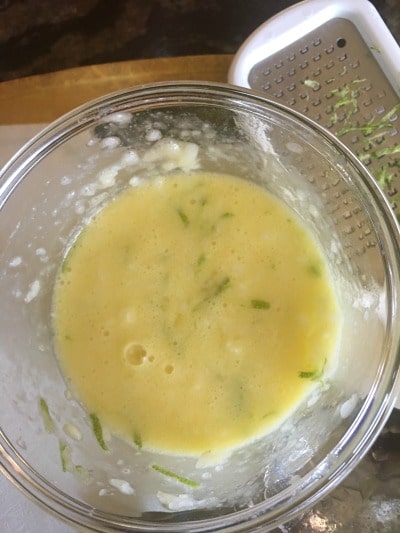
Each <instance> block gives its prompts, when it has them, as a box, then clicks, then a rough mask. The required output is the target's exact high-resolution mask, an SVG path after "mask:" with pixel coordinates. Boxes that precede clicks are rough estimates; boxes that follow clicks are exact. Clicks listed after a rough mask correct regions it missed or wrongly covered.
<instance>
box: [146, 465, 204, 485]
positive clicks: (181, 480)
mask: <svg viewBox="0 0 400 533" xmlns="http://www.w3.org/2000/svg"><path fill="white" fill-rule="evenodd" d="M151 468H152V469H153V470H155V471H156V472H158V473H159V474H162V475H163V476H166V477H169V478H172V479H176V480H177V481H179V483H183V484H184V485H187V486H188V487H193V488H197V487H200V483H198V482H197V481H194V480H193V479H189V478H187V477H184V476H181V475H180V474H177V473H176V472H172V471H171V470H168V469H167V468H164V467H162V466H159V465H156V464H153V465H151Z"/></svg>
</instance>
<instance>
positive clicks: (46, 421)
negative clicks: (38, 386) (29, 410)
mask: <svg viewBox="0 0 400 533" xmlns="http://www.w3.org/2000/svg"><path fill="white" fill-rule="evenodd" d="M39 411H40V414H41V415H42V419H43V425H44V428H45V430H46V431H47V432H48V433H54V431H55V425H54V421H53V419H52V417H51V415H50V410H49V406H48V405H47V402H46V400H45V399H44V398H42V397H40V398H39Z"/></svg>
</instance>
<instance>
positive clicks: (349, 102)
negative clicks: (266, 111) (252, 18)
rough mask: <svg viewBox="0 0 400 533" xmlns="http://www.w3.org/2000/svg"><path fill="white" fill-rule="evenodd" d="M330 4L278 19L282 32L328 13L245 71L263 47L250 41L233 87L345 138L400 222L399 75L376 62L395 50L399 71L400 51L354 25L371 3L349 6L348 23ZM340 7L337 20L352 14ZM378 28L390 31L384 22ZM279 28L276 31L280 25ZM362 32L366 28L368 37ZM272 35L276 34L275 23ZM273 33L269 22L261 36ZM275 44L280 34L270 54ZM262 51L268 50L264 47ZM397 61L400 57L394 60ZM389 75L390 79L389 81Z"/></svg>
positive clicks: (233, 74) (316, 1)
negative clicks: (276, 103)
mask: <svg viewBox="0 0 400 533" xmlns="http://www.w3.org/2000/svg"><path fill="white" fill-rule="evenodd" d="M328 4H331V5H332V2H326V1H324V0H307V1H305V2H301V3H300V4H297V5H295V6H294V7H293V8H289V9H288V10H286V13H285V12H282V14H281V15H278V17H281V19H282V20H280V21H278V22H279V23H280V27H281V28H284V27H285V25H284V24H283V23H284V22H290V20H292V21H293V20H295V19H296V18H299V20H300V21H301V20H302V18H303V19H304V18H305V17H307V9H308V8H310V6H311V7H312V8H313V11H312V15H313V17H314V18H313V21H318V9H321V13H322V10H323V9H325V14H324V16H321V17H320V19H321V20H322V21H323V22H322V23H321V24H319V25H318V24H316V27H314V28H312V29H311V31H308V32H306V33H304V34H303V35H301V36H300V37H298V38H297V39H295V40H292V42H290V44H288V45H286V46H285V47H284V48H279V49H278V50H276V51H275V52H273V53H271V54H268V55H267V57H265V58H260V57H259V56H260V53H258V54H255V56H254V57H256V60H255V62H254V64H253V65H251V61H252V60H253V59H252V58H250V63H249V62H248V61H247V65H246V69H247V70H246V71H245V72H243V64H244V63H243V59H245V60H247V59H248V57H250V55H251V53H250V51H251V48H252V44H253V43H252V41H257V40H258V43H257V46H259V45H260V42H261V41H260V36H259V35H256V34H254V35H253V36H251V37H250V38H249V40H248V41H246V43H245V45H244V46H243V49H242V50H239V52H238V55H237V58H236V59H235V60H234V63H233V66H232V68H231V71H230V75H229V76H230V80H229V81H231V82H232V83H235V84H238V85H247V86H248V87H250V88H252V89H255V90H257V91H262V92H263V93H264V94H267V95H268V96H270V97H273V98H277V99H279V100H280V101H282V102H283V103H285V104H286V105H288V106H290V107H293V108H294V109H296V111H299V112H300V113H303V114H304V115H306V116H307V117H309V118H311V119H312V120H314V121H315V122H317V123H319V124H320V125H321V126H324V127H325V128H327V129H328V130H330V131H331V132H332V133H334V134H335V135H336V136H337V137H339V138H340V139H341V140H342V141H343V142H344V143H345V144H346V145H347V146H348V147H349V148H350V149H351V150H352V151H353V152H354V153H355V154H356V155H357V156H358V157H359V158H360V159H361V160H362V161H363V163H364V164H365V165H366V166H367V167H368V168H369V170H370V172H371V173H372V174H373V175H374V177H375V178H376V180H377V181H378V183H379V184H380V185H381V187H382V189H383V190H384V192H385V193H386V196H387V197H388V199H389V201H390V203H391V205H392V206H393V208H394V210H395V212H396V214H397V217H398V218H400V97H399V95H398V94H397V93H396V90H395V88H394V85H395V83H396V82H395V79H396V75H397V74H398V72H395V73H394V72H393V71H392V72H390V69H389V72H388V69H387V68H386V69H385V70H386V72H385V70H384V68H382V66H381V64H380V62H379V60H378V58H379V56H380V54H382V55H383V48H382V46H386V45H387V44H389V48H390V50H385V51H386V57H387V55H388V54H390V58H391V59H392V60H393V59H394V63H396V61H397V62H398V63H399V64H400V49H399V48H398V46H397V45H396V44H395V41H394V39H391V40H390V39H389V40H387V38H388V36H387V35H386V36H383V35H382V36H381V37H380V38H379V40H378V39H377V37H378V36H377V35H374V36H373V38H371V35H368V32H367V31H366V28H365V27H363V24H362V23H360V24H359V25H357V24H356V23H355V21H357V17H358V16H359V14H360V18H361V19H362V15H361V13H362V9H363V8H368V9H367V11H366V12H364V16H365V17H367V16H368V14H369V13H368V10H370V11H371V9H373V10H374V8H373V6H372V5H371V4H370V3H369V2H368V0H357V1H356V2H355V3H354V4H353V3H352V2H349V4H351V6H352V7H353V6H354V7H355V9H356V12H355V13H351V15H350V16H349V17H348V18H346V17H345V16H336V17H334V18H329V13H326V9H327V8H328V7H329V6H328ZM334 4H336V6H338V7H337V9H336V11H335V12H336V13H337V14H338V15H341V14H343V15H347V13H346V10H345V8H344V5H345V4H347V2H344V1H343V0H342V1H340V2H336V3H335V2H334ZM347 7H348V6H347ZM357 9H358V10H360V13H358V12H357ZM341 11H342V12H343V13H341ZM308 13H310V12H308ZM376 15H377V13H376V12H375V16H376ZM289 16H290V17H289ZM377 16H379V15H377ZM324 18H325V19H326V20H323V19H324ZM284 19H285V20H284ZM350 19H352V20H350ZM374 22H375V21H372V23H374ZM380 22H381V24H384V23H383V21H382V20H381V19H380ZM274 23H275V26H276V23H277V20H276V18H275V21H274ZM298 24H299V25H301V22H299V23H298ZM308 26H310V24H309V25H308ZM357 26H359V27H362V28H364V32H363V33H361V31H360V30H359V27H357ZM305 27H306V24H303V25H302V26H297V27H294V28H293V33H294V34H295V35H296V33H297V34H298V33H299V32H300V29H304V28H305ZM384 28H385V30H386V31H387V32H388V30H387V28H386V26H384ZM270 29H271V33H272V34H273V33H274V32H275V34H277V30H276V28H274V25H273V24H270ZM268 30H269V28H268V23H266V24H265V25H264V26H263V27H262V33H263V34H264V35H266V34H267V33H268ZM379 30H382V27H380V28H378V31H379ZM289 31H290V28H289ZM256 33H257V32H256ZM300 33H301V32H300ZM390 37H391V36H390ZM277 40H278V38H277V36H276V35H275V36H273V37H270V38H269V42H268V44H269V45H272V46H268V48H269V49H273V48H274V47H275V48H277V45H276V41H277ZM279 44H282V39H281V41H280V43H278V45H279ZM260 51H261V52H262V51H264V52H265V51H266V50H265V48H264V49H263V50H262V46H259V51H258V52H260ZM246 54H247V57H245V56H246ZM393 54H397V56H395V57H394V58H393ZM253 55H254V54H253ZM264 55H266V54H264ZM253 61H254V60H253ZM386 67H387V65H386ZM391 68H392V69H393V65H391ZM240 69H242V71H241V72H240V73H239V70H240ZM390 74H393V76H391V78H392V79H389V78H388V76H390ZM243 80H245V81H243ZM399 87H400V80H399Z"/></svg>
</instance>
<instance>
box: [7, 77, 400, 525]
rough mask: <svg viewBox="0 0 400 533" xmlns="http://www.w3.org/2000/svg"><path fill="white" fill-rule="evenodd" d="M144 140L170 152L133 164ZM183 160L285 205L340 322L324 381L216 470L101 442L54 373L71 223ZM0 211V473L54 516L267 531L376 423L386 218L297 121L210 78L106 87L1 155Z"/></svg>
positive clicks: (394, 331)
mask: <svg viewBox="0 0 400 533" xmlns="http://www.w3.org/2000/svg"><path fill="white" fill-rule="evenodd" d="M155 143H164V144H165V146H168V147H169V148H167V149H165V150H161V151H158V152H157V153H158V154H159V155H158V156H157V157H147V156H146V154H148V153H149V151H150V152H151V148H152V147H153V146H154V145H155ZM158 146H160V145H158ZM165 146H164V148H165ZM177 153H179V157H177V155H176V154H177ZM160 154H161V155H160ZM193 157H196V162H197V164H198V167H199V168H200V169H202V170H208V171H216V172H225V173H230V174H235V175H237V176H240V177H241V178H243V179H246V180H251V181H253V182H255V183H257V184H259V185H260V186H262V187H265V188H266V189H268V190H269V191H270V192H271V193H272V194H274V195H276V196H277V197H278V198H279V199H281V201H282V202H284V203H285V204H287V205H288V206H289V207H290V208H291V209H293V210H294V211H295V212H296V213H297V215H298V216H299V217H300V219H301V220H302V221H303V222H304V223H305V224H306V225H307V227H308V228H309V229H310V231H311V232H312V233H313V235H314V237H315V239H316V240H317V242H318V243H319V244H320V246H321V248H322V250H323V251H324V253H325V256H326V258H327V261H328V263H329V266H330V269H331V273H332V278H333V279H334V283H335V287H336V291H337V295H338V299H339V303H340V307H341V313H342V317H343V328H342V335H341V340H340V343H339V344H340V346H339V352H338V353H339V355H338V357H339V364H338V365H337V368H336V370H335V371H334V372H333V374H332V375H330V376H329V378H328V379H327V380H326V381H323V382H321V383H320V384H319V385H318V387H317V389H316V391H315V392H314V393H313V394H312V395H311V396H310V397H308V398H306V399H305V401H304V402H303V403H302V404H301V405H300V406H299V408H298V409H297V410H296V411H295V412H293V413H292V415H291V416H290V417H289V418H288V419H287V420H286V421H284V422H283V423H282V425H280V426H279V428H278V429H276V430H274V431H273V432H271V433H268V434H266V435H265V436H264V437H263V438H262V439H259V440H258V441H256V442H253V443H251V444H249V445H247V446H245V447H244V448H240V449H238V450H236V451H234V452H233V453H232V454H231V455H230V456H229V458H225V460H224V461H222V462H220V463H218V461H217V462H216V463H213V462H212V461H211V462H210V461H207V460H202V459H200V460H198V461H197V460H195V459H194V458H193V457H176V456H173V457H168V456H166V455H163V456H162V457H160V456H157V454H155V453H151V452H149V451H145V450H143V449H137V448H135V447H133V446H130V445H128V444H127V443H125V442H123V441H121V440H119V439H118V438H116V437H113V436H112V435H108V434H107V433H106V434H105V438H106V440H107V446H108V451H104V450H103V449H102V448H101V446H99V443H98V441H97V440H96V437H95V435H94V433H93V430H92V424H91V420H90V417H89V416H88V414H87V413H86V412H85V410H84V409H83V408H82V406H81V404H80V403H79V401H77V399H76V398H74V397H73V396H72V395H71V393H70V392H69V391H68V388H67V386H66V382H65V381H64V379H63V376H62V374H61V373H60V369H59V366H58V363H57V358H56V356H55V353H54V349H53V339H52V329H51V322H50V313H51V299H52V291H53V287H54V282H55V277H56V274H57V270H58V268H59V265H60V263H61V261H62V258H63V253H64V251H65V246H66V243H67V242H68V240H69V238H70V236H71V235H73V234H74V232H75V231H76V228H78V227H81V226H82V225H84V224H85V222H86V221H87V220H88V219H89V217H90V215H91V214H92V213H93V212H95V211H96V210H97V209H99V208H101V206H103V205H105V204H106V203H107V202H108V201H109V200H110V199H112V198H113V197H115V196H116V195H117V194H119V193H120V192H121V191H123V190H124V189H126V188H128V187H131V186H132V184H134V182H135V180H137V179H147V178H148V177H151V176H153V175H158V174H160V173H168V172H169V171H174V172H176V171H177V170H180V169H182V170H185V168H186V167H187V166H189V167H190V165H191V162H192V163H193ZM0 209H1V210H0V242H1V250H0V301H1V321H0V358H1V366H0V372H1V383H2V387H1V404H0V405H1V407H0V411H1V433H0V439H1V440H0V449H1V464H2V466H1V469H2V472H3V473H4V474H5V475H6V476H7V477H8V478H9V479H10V480H11V481H13V482H14V483H15V484H16V485H17V486H18V487H19V488H21V489H22V490H23V491H24V492H25V493H26V494H27V495H28V496H30V497H32V498H33V499H34V500H35V501H37V502H38V503H41V504H42V505H43V506H44V507H45V508H47V509H48V510H51V511H52V512H54V513H56V514H57V515H58V516H60V517H63V518H64V519H66V520H69V521H70V522H72V523H74V524H79V525H80V526H85V527H87V528H91V529H94V530H98V531H110V530H119V531H120V530H124V531H148V532H151V531H157V532H161V531H162V532H174V533H178V532H182V531H187V532H188V531H190V532H192V533H194V532H200V531H201V532H207V531H229V532H238V531H246V532H249V531H260V530H262V531H268V530H270V529H272V528H273V527H275V526H277V525H279V524H283V523H285V522H286V521H288V520H290V519H292V518H293V517H294V516H295V515H297V514H299V513H301V512H302V511H304V510H306V509H307V508H309V507H310V506H311V505H313V504H314V503H315V502H316V500H318V499H319V498H321V497H323V496H324V495H325V494H326V493H327V492H328V491H330V490H331V489H333V488H334V487H335V486H336V485H337V484H338V483H339V482H340V481H341V480H342V479H343V478H344V476H346V474H348V473H349V472H350V471H351V469H353V468H354V467H355V465H356V464H357V463H358V462H359V461H360V460H361V458H362V457H363V456H364V454H365V453H366V452H367V450H368V448H369V447H370V445H371V444H372V442H373V440H374V438H375V437H376V436H377V435H378V433H379V431H380V429H381V428H382V427H383V425H384V423H385V421H386V419H387V417H388V415H389V413H390V411H391V409H392V407H393V404H394V401H395V396H396V390H395V389H396V382H397V380H398V374H399V361H400V356H399V350H398V347H399V334H400V322H399V320H396V318H397V316H398V296H399V287H400V279H399V265H400V257H399V233H398V226H397V222H396V220H395V218H394V216H393V214H392V211H391V209H390V207H389V206H388V203H387V202H386V200H385V198H384V196H383V195H382V193H381V191H380V190H379V188H378V186H377V185H376V184H375V182H374V180H373V179H372V178H371V176H370V175H369V173H368V172H367V170H366V169H365V168H364V167H363V166H362V165H361V164H360V163H359V162H358V160H357V159H356V158H355V157H354V156H353V155H352V154H351V153H350V152H349V151H348V150H347V149H346V148H345V147H344V145H342V144H341V143H340V142H339V141H338V140H336V139H335V138H333V137H332V136H331V135H329V134H328V133H327V132H326V131H324V130H323V129H322V128H320V127H318V126H317V125H316V124H314V123H312V122H310V121H309V120H307V119H306V118H304V117H303V116H300V115H298V114H296V113H295V112H293V111H292V110H290V109H288V108H286V107H284V106H283V105H281V104H278V103H276V102H273V101H270V100H268V99H266V98H264V97H261V96H257V95H255V94H252V93H250V92H248V91H246V90H241V89H236V88H233V87H230V86H228V85H223V84H213V85H211V84H203V83H166V84H158V85H154V86H148V87H140V88H136V89H130V90H125V91H122V92H119V93H115V94H112V95H109V96H105V97H104V98H101V99H98V100H96V101H94V102H91V103H88V104H87V105H84V106H82V107H80V108H78V109H77V110H75V111H73V112H71V113H69V114H68V115H66V116H64V117H62V118H61V119H60V120H58V121H56V122H55V123H53V124H52V125H51V126H49V127H48V128H46V129H45V130H44V131H43V132H42V133H40V134H39V135H38V136H37V137H36V138H35V139H33V140H32V141H31V142H30V143H28V144H27V145H26V146H25V147H24V148H23V149H22V150H21V151H20V152H19V153H18V154H17V155H16V156H15V157H14V158H13V159H12V160H11V161H10V162H9V163H8V165H7V166H6V167H5V168H4V169H3V171H2V173H1V181H0ZM132 216H133V217H134V213H133V214H132ZM83 297H84V296H83ZM153 463H158V464H162V465H163V466H165V468H167V469H170V470H171V471H173V472H176V473H178V474H179V475H181V476H187V478H193V479H196V480H197V481H198V486H196V487H192V486H187V485H185V484H183V483H181V482H180V480H179V479H176V478H171V477H169V476H162V475H160V473H159V472H156V471H154V469H152V468H150V465H152V464H153Z"/></svg>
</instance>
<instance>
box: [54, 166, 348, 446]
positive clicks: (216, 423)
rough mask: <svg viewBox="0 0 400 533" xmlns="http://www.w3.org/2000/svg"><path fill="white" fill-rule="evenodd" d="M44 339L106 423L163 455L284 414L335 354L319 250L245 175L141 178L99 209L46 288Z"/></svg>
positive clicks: (232, 441)
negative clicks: (50, 316) (51, 336)
mask: <svg viewBox="0 0 400 533" xmlns="http://www.w3.org/2000/svg"><path fill="white" fill-rule="evenodd" d="M54 328H55V339H56V348H57V352H58V354H59V358H60V363H61V366H62V369H63V371H64V373H65V376H66V378H67V380H68V382H69V384H70V386H71V388H72V390H73V391H74V392H75V393H76V395H77V397H78V398H79V399H80V400H81V401H82V403H83V404H84V405H85V407H86V408H87V410H88V412H90V413H95V414H96V416H97V417H98V418H99V420H100V421H101V423H102V424H103V425H104V426H107V427H108V428H109V429H110V430H111V431H112V432H114V433H117V434H120V435H121V436H123V437H124V438H126V439H128V440H130V441H132V442H136V443H137V444H138V443H143V446H144V447H148V448H149V449H153V450H159V451H164V452H171V453H184V454H201V453H204V452H207V451H213V452H214V451H222V450H226V449H229V448H231V447H234V446H237V445H240V444H242V443H244V442H246V441H248V440H250V439H253V438H255V437H257V436H259V435H261V434H262V433H264V432H265V431H267V430H268V428H270V427H271V426H272V425H274V424H276V423H277V422H278V421H280V420H282V419H283V418H284V417H285V416H287V414H288V413H289V412H290V411H291V410H292V409H293V408H294V407H295V406H296V405H297V404H298V403H299V402H300V401H301V399H302V398H304V396H305V395H306V394H307V393H308V392H309V391H310V389H311V388H312V387H313V385H315V383H316V382H317V381H318V379H319V378H320V377H321V375H322V372H323V370H324V368H327V365H329V363H330V361H331V359H332V357H334V354H335V347H336V343H337V337H338V333H339V318H338V306H337V302H336V298H335V293H334V289H333V286H332V282H331V279H330V276H329V272H328V269H327V267H326V264H325V260H324V258H323V256H322V254H321V252H320V250H319V248H318V246H317V245H316V243H315V242H314V241H313V239H312V238H311V236H310V234H309V233H308V231H306V230H305V228H304V227H302V225H301V224H300V223H299V222H298V220H297V219H296V217H295V216H294V215H293V213H292V212H291V211H290V210H289V209H288V208H287V207H285V206H284V205H283V204H281V203H280V202H279V201H277V200H276V199H275V198H274V197H273V196H272V195H270V194H269V193H267V192H266V191H264V190H263V189H261V188H259V187H258V186H256V185H253V184H250V183H248V182H245V181H243V180H241V179H239V178H236V177H232V176H226V175H211V174H205V173H193V174H184V175H175V176H168V177H166V178H157V179H153V180H149V181H147V182H145V183H143V184H142V185H139V186H138V187H135V188H132V189H130V190H129V191H127V192H124V193H123V194H122V195H121V196H119V197H118V198H116V199H115V200H113V201H112V202H111V203H110V204H109V205H108V206H107V207H105V208H104V209H103V210H102V211H101V212H99V213H98V214H97V215H96V216H95V217H94V219H93V220H92V221H91V222H90V223H89V224H88V225H87V227H86V228H85V229H84V231H82V232H81V234H80V235H79V236H78V238H77V239H76V240H75V242H74V244H73V245H72V247H71V248H70V250H69V252H68V254H67V256H66V258H65V260H64V263H63V265H62V268H61V270H60V274H59V278H58V281H57V284H56V288H55V295H54Z"/></svg>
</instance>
